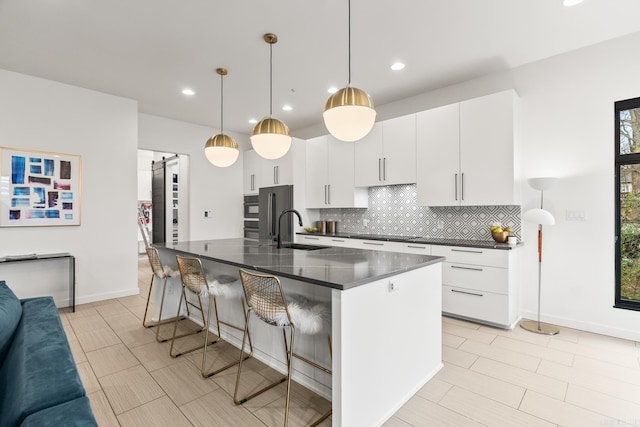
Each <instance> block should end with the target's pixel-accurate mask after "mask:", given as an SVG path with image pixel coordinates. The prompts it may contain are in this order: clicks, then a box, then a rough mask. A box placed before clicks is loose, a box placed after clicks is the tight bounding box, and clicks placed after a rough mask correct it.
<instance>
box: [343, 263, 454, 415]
mask: <svg viewBox="0 0 640 427" xmlns="http://www.w3.org/2000/svg"><path fill="white" fill-rule="evenodd" d="M391 282H393V283H394V289H393V290H391V288H390V283H391ZM441 285H442V264H441V263H437V264H432V265H429V266H426V267H423V268H419V269H416V270H412V271H408V272H406V273H403V274H399V275H397V276H393V277H389V278H384V279H381V280H378V281H376V282H373V283H370V284H368V285H367V286H360V287H356V288H352V289H348V290H345V291H338V290H333V291H332V293H333V298H332V302H333V305H332V313H333V318H332V324H333V332H332V338H333V369H334V370H333V381H332V388H333V396H332V397H333V417H332V423H333V426H379V425H382V424H383V423H384V422H385V421H386V420H387V419H389V418H390V417H391V416H392V415H393V414H394V413H395V412H396V411H397V410H398V409H400V407H401V406H402V405H403V404H404V403H406V402H407V401H408V400H409V399H410V398H411V397H412V396H413V395H414V394H415V393H416V392H417V391H418V390H419V389H420V388H421V387H422V386H423V385H424V384H425V383H426V382H427V381H429V380H430V379H431V378H432V377H433V376H434V375H435V374H436V373H437V372H438V371H439V370H440V369H441V368H442V345H441V344H442V318H441V300H442V286H441Z"/></svg>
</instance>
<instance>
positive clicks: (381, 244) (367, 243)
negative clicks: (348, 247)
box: [362, 242, 384, 246]
mask: <svg viewBox="0 0 640 427" xmlns="http://www.w3.org/2000/svg"><path fill="white" fill-rule="evenodd" d="M362 244H363V245H371V246H384V243H373V242H362Z"/></svg>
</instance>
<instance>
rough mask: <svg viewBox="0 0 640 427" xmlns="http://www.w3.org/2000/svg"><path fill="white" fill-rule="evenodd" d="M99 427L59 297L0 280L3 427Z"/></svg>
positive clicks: (0, 412)
mask: <svg viewBox="0 0 640 427" xmlns="http://www.w3.org/2000/svg"><path fill="white" fill-rule="evenodd" d="M97 425H98V424H97V423H96V420H95V418H94V416H93V412H92V411H91V406H90V405H89V398H88V397H87V396H86V393H85V390H84V387H83V386H82V381H81V380H80V375H79V374H78V370H77V369H76V364H75V362H74V360H73V356H72V354H71V348H70V347H69V342H68V341H67V336H66V334H65V332H64V329H63V328H62V323H61V322H60V315H59V314H58V310H57V308H56V306H55V304H54V302H53V298H51V297H38V298H26V299H22V300H20V299H18V298H17V297H16V296H15V294H14V293H13V292H12V291H11V289H9V287H8V286H7V284H6V283H5V282H4V281H0V427H14V426H38V427H41V426H97Z"/></svg>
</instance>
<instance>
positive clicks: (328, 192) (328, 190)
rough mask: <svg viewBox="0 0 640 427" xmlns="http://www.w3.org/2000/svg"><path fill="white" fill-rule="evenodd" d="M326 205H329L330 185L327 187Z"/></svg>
mask: <svg viewBox="0 0 640 427" xmlns="http://www.w3.org/2000/svg"><path fill="white" fill-rule="evenodd" d="M327 202H328V203H327V204H328V205H330V204H331V184H329V185H327Z"/></svg>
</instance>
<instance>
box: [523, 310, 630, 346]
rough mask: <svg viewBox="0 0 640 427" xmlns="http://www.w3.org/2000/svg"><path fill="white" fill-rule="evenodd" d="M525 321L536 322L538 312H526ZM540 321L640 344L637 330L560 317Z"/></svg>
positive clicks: (543, 317) (550, 317) (548, 317)
mask: <svg viewBox="0 0 640 427" xmlns="http://www.w3.org/2000/svg"><path fill="white" fill-rule="evenodd" d="M522 318H523V319H532V320H536V319H537V318H538V313H537V312H531V311H525V312H523V314H522ZM540 321H541V322H545V323H551V324H552V325H557V326H563V327H565V328H571V329H579V330H581V331H586V332H593V333H595V334H601V335H608V336H611V337H615V338H622V339H625V340H631V341H636V342H640V331H638V330H637V329H635V330H632V329H622V328H614V327H610V326H605V325H601V324H599V323H591V322H583V321H579V320H575V319H568V318H565V317H558V316H547V315H541V316H540Z"/></svg>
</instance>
